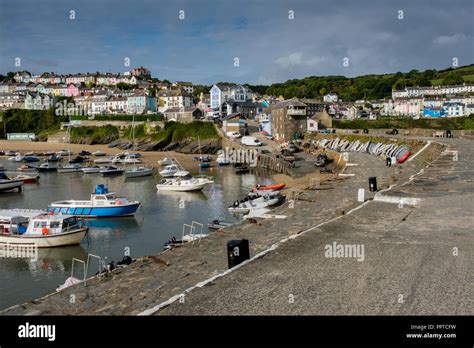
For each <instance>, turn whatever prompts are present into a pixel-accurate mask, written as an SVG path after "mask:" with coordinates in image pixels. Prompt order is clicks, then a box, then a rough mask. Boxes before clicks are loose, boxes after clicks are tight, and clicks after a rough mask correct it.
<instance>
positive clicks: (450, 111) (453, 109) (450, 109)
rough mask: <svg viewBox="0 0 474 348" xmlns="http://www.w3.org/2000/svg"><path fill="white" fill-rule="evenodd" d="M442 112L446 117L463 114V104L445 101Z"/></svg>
mask: <svg viewBox="0 0 474 348" xmlns="http://www.w3.org/2000/svg"><path fill="white" fill-rule="evenodd" d="M443 109H444V113H445V115H446V116H448V117H458V116H464V104H462V103H456V102H447V103H444V104H443Z"/></svg>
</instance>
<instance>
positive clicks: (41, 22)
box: [0, 0, 474, 84]
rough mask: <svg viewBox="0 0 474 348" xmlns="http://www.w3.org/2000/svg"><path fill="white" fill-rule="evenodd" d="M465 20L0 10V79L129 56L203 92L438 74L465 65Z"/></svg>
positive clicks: (306, 2) (436, 9)
mask: <svg viewBox="0 0 474 348" xmlns="http://www.w3.org/2000/svg"><path fill="white" fill-rule="evenodd" d="M71 10H72V11H75V13H74V15H75V19H71V18H70V17H71V12H70V11H71ZM180 11H184V12H180ZM183 14H184V19H180V15H181V17H182V15H183ZM290 17H294V18H290ZM400 17H403V18H402V19H400ZM473 18H474V1H472V0H448V1H442V0H397V1H389V0H378V1H376V0H372V1H369V0H357V1H354V0H352V1H351V0H347V1H346V0H328V1H325V0H291V1H289V0H286V1H283V0H282V1H278V0H253V1H246V0H192V1H191V0H186V1H185V0H166V1H164V0H163V1H161V0H133V1H131V0H127V1H125V0H92V1H91V0H56V1H51V0H41V1H38V0H0V73H2V74H5V73H6V72H8V71H15V70H19V69H18V68H17V67H15V58H20V59H21V67H20V69H26V70H29V71H30V72H33V73H41V72H43V71H54V72H56V73H76V72H87V71H89V72H95V71H108V72H123V71H126V70H127V69H128V68H127V67H126V66H124V63H125V59H126V58H129V59H130V64H131V66H132V67H135V66H140V65H143V66H145V67H147V68H149V69H150V70H151V72H152V75H153V76H154V77H158V78H160V79H169V80H172V81H175V80H185V81H192V82H194V83H203V84H211V83H214V82H217V81H233V82H242V83H245V82H246V83H252V84H269V83H273V82H284V81H286V80H288V79H292V78H302V77H305V76H313V75H345V76H357V75H362V74H371V73H386V72H396V71H409V70H411V69H419V70H423V69H429V68H447V67H449V66H451V65H452V62H453V58H457V60H458V62H459V65H467V64H472V63H474V40H473V39H474V21H473ZM235 58H238V66H234V65H235V64H234V63H235V62H236V59H235ZM346 58H347V59H346ZM344 62H346V63H348V64H345V65H348V66H345V65H344Z"/></svg>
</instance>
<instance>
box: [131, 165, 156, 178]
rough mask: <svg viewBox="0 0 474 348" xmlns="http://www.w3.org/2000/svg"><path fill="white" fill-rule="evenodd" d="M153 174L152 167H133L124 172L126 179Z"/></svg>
mask: <svg viewBox="0 0 474 348" xmlns="http://www.w3.org/2000/svg"><path fill="white" fill-rule="evenodd" d="M152 174H153V167H135V168H132V169H129V170H126V171H125V177H126V178H138V177H142V176H149V175H152Z"/></svg>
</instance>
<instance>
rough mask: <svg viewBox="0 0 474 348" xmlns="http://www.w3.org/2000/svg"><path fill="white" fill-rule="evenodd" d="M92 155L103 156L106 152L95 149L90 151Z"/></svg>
mask: <svg viewBox="0 0 474 348" xmlns="http://www.w3.org/2000/svg"><path fill="white" fill-rule="evenodd" d="M92 155H94V156H96V157H101V156H105V155H106V153H105V152H103V151H95V152H93V153H92Z"/></svg>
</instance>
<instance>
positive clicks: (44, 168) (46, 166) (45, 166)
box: [35, 162, 58, 172]
mask: <svg viewBox="0 0 474 348" xmlns="http://www.w3.org/2000/svg"><path fill="white" fill-rule="evenodd" d="M35 169H36V170H37V171H38V172H55V171H57V170H58V166H57V165H56V164H52V163H49V162H45V163H41V164H40V165H39V167H36V168H35Z"/></svg>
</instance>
